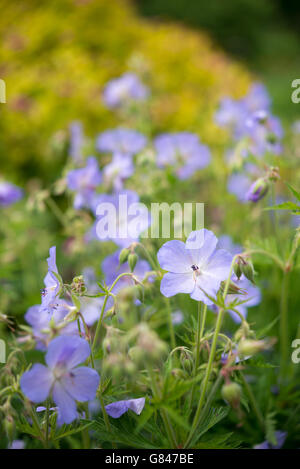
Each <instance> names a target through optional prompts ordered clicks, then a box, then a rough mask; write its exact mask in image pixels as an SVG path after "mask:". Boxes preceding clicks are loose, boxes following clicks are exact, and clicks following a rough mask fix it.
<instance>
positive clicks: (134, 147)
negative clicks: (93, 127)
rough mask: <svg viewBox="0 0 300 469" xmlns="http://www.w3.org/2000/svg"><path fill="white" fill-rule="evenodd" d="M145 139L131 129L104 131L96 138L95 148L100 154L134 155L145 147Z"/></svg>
mask: <svg viewBox="0 0 300 469" xmlns="http://www.w3.org/2000/svg"><path fill="white" fill-rule="evenodd" d="M146 143H147V139H146V137H144V135H142V134H141V133H139V132H137V131H136V130H132V129H124V128H117V129H111V130H106V131H105V132H102V134H100V135H99V136H98V137H97V141H96V148H97V150H99V151H101V152H108V153H121V154H125V155H135V154H137V153H139V152H140V151H141V150H143V148H144V147H145V146H146Z"/></svg>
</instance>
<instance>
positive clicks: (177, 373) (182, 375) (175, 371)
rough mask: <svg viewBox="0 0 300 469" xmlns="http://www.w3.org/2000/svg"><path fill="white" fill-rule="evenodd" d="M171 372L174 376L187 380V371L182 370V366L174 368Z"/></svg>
mask: <svg viewBox="0 0 300 469" xmlns="http://www.w3.org/2000/svg"><path fill="white" fill-rule="evenodd" d="M171 373H172V375H173V376H174V378H176V379H178V380H186V379H187V374H186V372H185V371H183V370H181V369H180V368H173V370H172V371H171Z"/></svg>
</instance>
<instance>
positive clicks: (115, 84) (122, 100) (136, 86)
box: [103, 73, 149, 109]
mask: <svg viewBox="0 0 300 469" xmlns="http://www.w3.org/2000/svg"><path fill="white" fill-rule="evenodd" d="M148 95H149V90H148V88H147V87H146V86H145V85H143V83H142V82H141V81H140V79H139V77H138V76H137V75H135V74H134V73H124V75H122V76H121V77H119V78H115V79H113V80H111V81H110V82H108V83H107V85H106V87H105V89H104V91H103V101H104V103H105V104H106V106H107V107H108V108H112V109H114V108H117V107H119V106H122V105H124V104H128V103H130V102H132V101H143V100H145V99H146V98H147V97H148Z"/></svg>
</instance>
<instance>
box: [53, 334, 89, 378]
mask: <svg viewBox="0 0 300 469" xmlns="http://www.w3.org/2000/svg"><path fill="white" fill-rule="evenodd" d="M90 353H91V350H90V346H89V344H88V342H87V341H86V340H84V339H81V338H80V337H76V336H61V337H56V338H55V339H53V340H52V341H51V342H50V344H49V347H48V352H47V355H46V363H47V365H48V366H49V367H50V368H55V367H56V366H57V365H58V364H60V365H61V364H63V365H64V366H65V367H66V368H67V369H68V370H71V369H72V368H74V367H75V366H77V365H79V364H80V363H82V362H84V361H85V360H86V359H87V358H88V356H89V355H90Z"/></svg>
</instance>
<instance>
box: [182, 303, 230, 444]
mask: <svg viewBox="0 0 300 469" xmlns="http://www.w3.org/2000/svg"><path fill="white" fill-rule="evenodd" d="M223 316H224V309H220V311H219V314H218V318H217V323H216V328H215V332H214V336H213V341H212V344H211V349H210V354H209V359H208V364H207V367H206V372H205V377H204V381H203V384H202V389H201V394H200V399H199V403H198V407H197V410H196V414H195V417H194V421H193V424H192V428H191V431H190V434H189V436H188V439H187V441H186V443H185V445H184V447H185V448H186V447H188V446H189V444H190V443H191V441H192V439H193V437H194V434H195V432H196V430H197V427H198V422H199V419H200V416H201V410H202V407H203V404H204V399H205V394H206V389H207V386H208V382H209V378H210V373H211V370H212V366H213V361H214V358H215V353H216V348H217V341H218V335H219V332H220V329H221V325H222V320H223Z"/></svg>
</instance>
